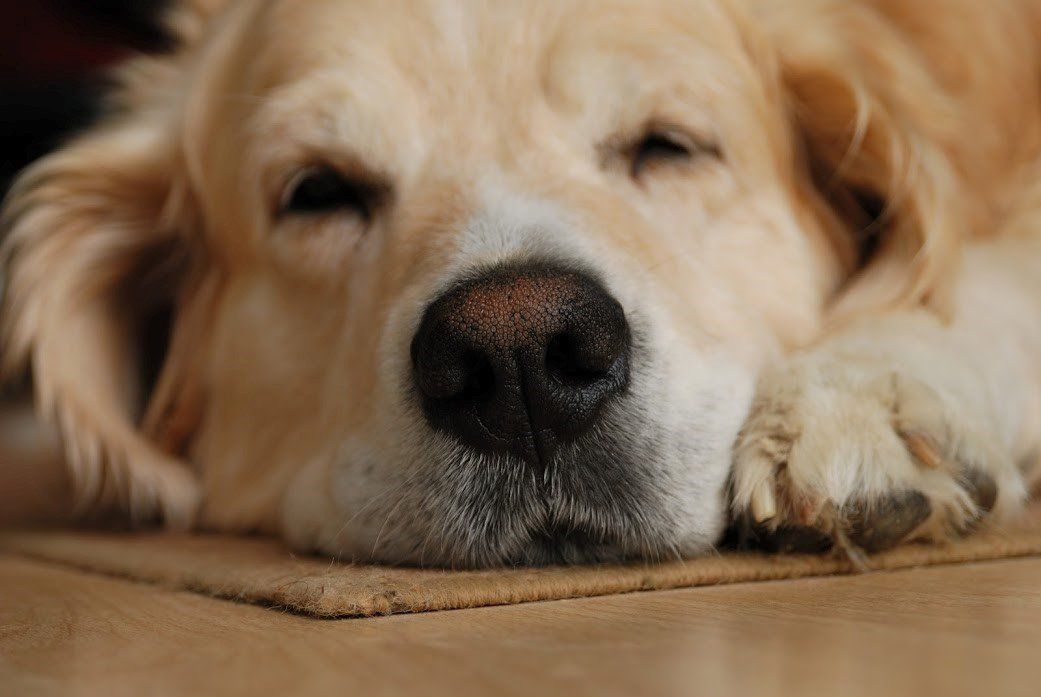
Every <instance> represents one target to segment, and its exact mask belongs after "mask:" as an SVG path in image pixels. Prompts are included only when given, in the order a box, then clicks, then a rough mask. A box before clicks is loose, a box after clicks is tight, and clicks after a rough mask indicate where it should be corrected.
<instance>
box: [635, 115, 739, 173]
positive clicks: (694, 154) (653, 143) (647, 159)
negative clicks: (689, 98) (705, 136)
mask: <svg viewBox="0 0 1041 697" xmlns="http://www.w3.org/2000/svg"><path fill="white" fill-rule="evenodd" d="M625 154H626V155H627V156H628V159H629V174H630V176H632V178H633V179H639V178H640V177H641V176H642V175H643V174H644V173H645V172H648V171H650V170H651V169H652V168H655V167H658V166H664V165H682V164H686V163H690V162H693V161H694V160H696V159H698V158H699V157H701V156H705V155H707V156H710V157H715V158H719V157H720V156H721V153H720V150H719V146H717V145H715V144H713V143H706V142H703V141H700V140H698V139H696V138H694V137H692V136H690V135H688V134H686V133H684V132H682V131H679V130H676V129H669V128H652V129H649V130H647V131H646V132H645V133H644V134H643V135H642V136H641V137H640V139H639V140H636V141H634V142H633V143H631V144H630V145H629V146H628V147H627V148H626V153H625Z"/></svg>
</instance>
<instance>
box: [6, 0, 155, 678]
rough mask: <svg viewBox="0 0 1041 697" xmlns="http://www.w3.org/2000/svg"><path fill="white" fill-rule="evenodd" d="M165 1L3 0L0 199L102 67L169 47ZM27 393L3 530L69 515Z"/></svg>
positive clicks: (10, 422) (51, 449)
mask: <svg viewBox="0 0 1041 697" xmlns="http://www.w3.org/2000/svg"><path fill="white" fill-rule="evenodd" d="M165 4H166V0H0V196H2V195H3V194H4V193H5V192H6V190H7V188H8V186H9V185H10V182H11V180H12V178H13V177H14V176H15V175H16V174H17V172H18V171H19V170H20V169H22V168H23V167H24V166H25V165H27V164H29V163H30V162H31V161H33V160H35V159H36V158H38V157H40V156H41V155H43V154H45V153H47V152H48V151H50V150H52V149H54V148H55V147H56V146H58V145H60V144H61V143H62V141H63V140H64V139H66V138H68V137H69V136H70V135H71V134H73V133H75V132H76V131H77V130H78V129H80V128H82V127H83V126H85V125H87V124H88V123H89V122H90V121H91V120H92V119H93V118H94V117H95V116H96V114H97V113H98V110H99V106H100V103H101V100H100V98H99V96H100V94H101V93H102V90H103V88H104V86H105V78H104V76H105V73H106V68H108V67H110V66H111V65H112V64H113V63H116V62H118V61H119V60H120V59H122V58H124V57H126V56H128V55H131V54H134V53H140V52H152V51H163V50H166V49H167V48H169V46H168V45H167V43H168V42H167V41H166V40H165V38H164V36H163V34H162V32H161V30H160V29H159V26H160V25H159V22H158V18H159V17H160V15H161V10H162V8H163V6H164V5H165ZM0 234H2V231H0ZM24 387H25V386H24V385H17V384H16V385H13V386H12V385H3V386H0V525H2V524H4V523H5V522H12V521H19V522H28V521H32V520H38V521H57V520H62V519H63V518H65V517H67V515H68V510H69V505H68V501H67V499H68V495H67V472H66V470H65V467H64V466H63V465H62V458H61V448H60V444H59V442H58V439H57V437H56V435H55V434H54V432H53V431H52V430H50V429H46V428H44V427H42V426H41V425H40V424H39V423H37V422H36V421H35V420H34V419H33V417H32V410H31V408H30V407H29V406H28V405H27V403H25V402H24V401H23V400H22V399H20V398H17V396H18V395H19V393H21V392H24ZM0 692H3V690H2V688H0Z"/></svg>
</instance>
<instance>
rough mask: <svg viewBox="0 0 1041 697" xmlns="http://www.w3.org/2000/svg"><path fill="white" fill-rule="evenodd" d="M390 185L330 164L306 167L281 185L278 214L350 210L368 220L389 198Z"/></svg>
mask: <svg viewBox="0 0 1041 697" xmlns="http://www.w3.org/2000/svg"><path fill="white" fill-rule="evenodd" d="M388 188H389V187H387V185H386V184H385V183H384V182H383V181H382V180H380V179H378V178H376V177H373V176H371V175H368V174H357V173H355V174H353V175H352V174H347V173H344V172H342V171H340V170H339V169H337V168H335V167H332V166H328V165H313V166H309V167H304V168H301V169H299V170H298V171H296V172H295V173H294V174H293V175H292V176H291V177H290V178H289V179H288V181H287V183H286V184H285V186H284V187H283V188H282V194H281V197H280V199H279V202H278V209H277V213H276V217H279V218H283V217H287V216H291V215H326V214H334V213H337V212H343V211H350V212H353V213H354V214H356V215H357V216H358V217H359V218H361V219H362V220H363V221H364V222H366V223H368V222H370V221H371V219H372V216H373V215H375V213H376V212H377V208H378V207H379V206H380V205H381V204H382V203H383V202H384V200H385V199H386V196H387V192H388Z"/></svg>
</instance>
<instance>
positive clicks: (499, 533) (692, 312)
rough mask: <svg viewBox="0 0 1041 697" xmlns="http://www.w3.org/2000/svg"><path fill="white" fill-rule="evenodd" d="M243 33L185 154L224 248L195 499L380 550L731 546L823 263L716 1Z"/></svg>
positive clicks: (393, 17)
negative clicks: (755, 401) (734, 504)
mask: <svg viewBox="0 0 1041 697" xmlns="http://www.w3.org/2000/svg"><path fill="white" fill-rule="evenodd" d="M243 26H244V27H245V28H244V29H243V30H242V32H241V37H240V38H238V39H236V40H235V45H234V46H233V47H232V48H231V55H230V56H229V58H228V59H227V60H229V61H230V63H231V64H233V65H235V66H236V67H235V68H233V69H231V70H229V71H228V77H227V78H226V80H227V82H226V83H225V84H224V85H221V86H220V87H218V88H217V93H218V94H222V95H224V98H223V99H214V100H212V101H210V102H208V103H207V105H206V109H207V112H208V113H207V115H206V117H205V118H206V119H207V121H208V123H209V124H211V126H210V127H208V128H206V129H204V130H203V131H202V132H201V137H200V138H199V140H198V141H197V142H193V143H190V147H191V148H192V150H193V153H194V156H195V157H197V158H198V159H199V161H200V170H201V172H202V173H203V176H202V186H200V192H201V195H202V196H204V198H205V201H204V205H205V207H206V210H207V211H208V212H209V214H210V218H209V220H210V223H211V224H210V228H209V229H210V230H211V235H210V238H209V240H208V241H209V243H210V244H212V245H213V247H214V249H215V250H216V255H217V256H219V257H221V258H223V259H227V260H228V270H227V279H226V281H225V282H226V284H227V290H226V292H225V294H224V297H223V298H222V300H221V302H220V303H219V306H218V307H217V309H216V311H215V317H214V320H213V329H212V331H213V341H212V346H213V349H212V358H211V364H210V369H209V370H210V379H211V381H212V382H211V388H210V392H211V398H210V400H211V401H210V404H209V408H208V416H207V419H206V421H205V424H204V426H203V428H202V429H201V431H200V435H199V437H198V439H197V441H196V450H195V454H196V457H197V458H198V460H199V461H201V462H204V463H208V464H212V466H208V467H207V469H206V473H205V476H206V477H207V479H208V482H209V485H208V486H207V489H206V490H207V492H208V496H209V500H208V501H207V512H208V515H210V516H212V517H213V518H214V520H216V521H217V522H224V521H229V522H232V523H234V522H237V520H238V519H239V518H240V517H241V516H245V518H246V520H250V521H252V520H255V519H256V518H257V517H258V516H259V517H260V518H261V519H268V517H270V516H278V517H280V523H281V526H282V527H283V529H284V530H285V532H286V534H287V535H289V536H290V537H291V538H292V539H293V540H295V541H296V542H297V543H299V544H302V545H307V546H313V547H317V548H318V549H320V550H322V551H324V552H331V553H335V554H340V555H344V556H347V557H361V558H375V559H379V560H383V561H403V560H406V561H411V562H426V563H456V564H483V563H496V562H514V561H546V560H552V559H564V560H568V561H576V560H581V559H588V558H613V557H623V556H625V557H627V556H654V555H672V554H689V553H694V552H698V551H701V550H704V549H706V548H707V547H708V546H709V545H711V544H712V543H713V542H714V541H715V540H716V539H717V537H718V535H719V534H720V530H721V526H722V524H723V520H724V514H723V511H724V501H723V487H724V482H725V479H726V476H727V471H728V466H729V462H730V447H731V445H732V443H733V441H734V438H735V436H736V434H737V431H738V429H739V427H740V425H741V423H742V420H743V417H744V415H745V414H746V412H747V407H748V404H749V400H750V396H751V392H752V387H753V383H754V379H755V375H756V370H757V367H758V365H759V364H760V363H761V362H762V361H763V359H764V358H765V357H767V356H769V355H771V354H772V353H774V352H776V351H777V350H778V348H779V347H780V346H782V345H786V344H791V343H793V342H797V341H800V340H802V339H804V338H805V337H807V336H808V335H812V333H813V332H814V331H815V329H816V326H817V322H818V318H819V316H820V313H821V311H822V306H823V302H824V299H825V298H826V294H827V292H828V291H829V289H830V286H831V285H832V284H833V283H834V278H835V272H834V270H833V269H832V268H831V267H830V266H829V264H830V261H829V259H828V258H827V257H826V256H825V255H824V253H823V252H824V245H823V244H822V239H821V236H820V235H819V232H818V231H815V230H812V229H810V230H808V229H807V228H806V224H805V220H804V218H805V217H806V216H804V215H801V211H800V210H799V208H798V204H797V202H795V201H794V200H793V195H792V194H793V192H792V190H791V188H790V181H791V172H790V169H791V166H792V163H791V156H790V155H789V154H788V153H787V152H785V150H784V146H785V142H786V141H785V140H784V139H783V138H780V137H779V131H781V129H783V128H784V125H785V121H784V118H785V117H784V114H783V112H782V111H781V110H780V109H781V105H780V104H778V103H777V102H776V100H775V99H774V95H775V93H774V89H773V86H771V85H769V84H766V81H765V78H764V76H763V74H762V72H761V70H760V68H759V67H758V66H757V65H755V63H754V62H753V57H752V56H750V55H749V53H748V50H747V48H746V47H745V45H743V41H742V39H743V37H742V35H741V34H740V33H739V31H738V29H737V25H736V22H735V18H734V16H733V15H732V14H730V13H729V12H728V10H727V8H726V7H725V6H724V4H723V3H720V2H718V1H710V2H703V3H680V4H677V3H668V2H656V3H647V2H644V1H643V0H641V1H640V2H635V1H631V2H611V3H607V4H604V3H597V4H596V5H595V6H594V5H590V4H588V3H582V2H566V3H529V2H520V3H516V2H511V3H505V4H498V5H494V6H492V5H486V4H481V3H463V2H460V3H456V2H450V3H445V2H431V3H415V2H409V3H402V4H401V5H400V6H398V7H394V6H388V5H387V4H386V3H345V2H338V3H329V2H323V3H289V2H286V3H270V4H269V5H268V6H267V7H266V8H264V9H262V10H259V11H257V12H256V13H255V14H254V15H253V16H252V17H251V18H249V20H248V21H246V22H244V24H243ZM301 37H306V40H301ZM782 132H783V131H782ZM247 492H248V493H247Z"/></svg>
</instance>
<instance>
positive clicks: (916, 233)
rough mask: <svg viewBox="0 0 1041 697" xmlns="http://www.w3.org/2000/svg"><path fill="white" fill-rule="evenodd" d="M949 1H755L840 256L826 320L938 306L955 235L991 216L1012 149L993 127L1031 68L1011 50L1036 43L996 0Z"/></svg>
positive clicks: (1017, 120) (982, 225)
mask: <svg viewBox="0 0 1041 697" xmlns="http://www.w3.org/2000/svg"><path fill="white" fill-rule="evenodd" d="M954 4H955V5H956V6H957V8H958V9H957V10H952V9H951V7H950V5H951V3H950V0H944V2H934V1H933V0H922V2H915V3H887V2H868V1H866V0H864V1H857V0H853V1H849V0H843V1H835V0H806V1H805V2H800V3H796V5H794V6H789V5H788V4H787V3H771V2H766V3H758V4H757V6H758V7H759V9H760V13H759V15H760V17H759V18H760V19H761V20H762V22H763V24H764V25H765V26H766V30H767V32H768V33H769V34H770V41H771V43H772V44H773V46H774V47H775V50H776V52H777V55H778V61H779V70H780V73H781V75H780V79H781V82H782V84H783V89H784V90H785V91H786V99H787V101H788V108H789V111H790V114H791V115H792V121H793V122H794V124H795V127H796V132H797V135H796V139H797V141H798V142H797V144H796V150H797V151H800V152H801V155H802V160H803V161H802V165H803V170H804V175H805V176H804V179H805V180H806V181H808V182H810V184H811V186H810V188H811V189H812V190H811V191H810V192H808V194H807V198H809V199H810V200H812V201H814V202H815V206H816V208H817V212H818V217H819V218H820V219H821V220H822V221H824V224H825V226H826V228H827V229H828V231H829V233H830V237H831V238H832V239H833V240H834V241H835V244H836V246H837V247H838V249H839V250H840V255H841V257H842V258H843V259H844V261H845V263H846V265H847V268H848V270H849V273H848V280H847V283H846V285H845V287H844V288H842V289H841V291H840V293H839V295H838V297H837V298H836V300H835V302H834V305H833V317H834V319H835V320H836V321H841V320H842V319H844V318H847V317H850V316H853V315H855V314H858V313H861V312H864V311H865V310H867V309H878V308H886V307H893V306H898V305H906V304H925V305H927V306H929V307H931V308H933V309H935V310H937V311H939V312H941V313H945V312H946V311H948V310H949V304H950V291H951V287H952V285H953V280H954V279H955V277H956V275H957V272H958V266H959V261H960V258H961V251H962V248H963V246H964V242H965V240H966V239H967V238H969V237H971V236H973V235H977V234H986V233H987V232H989V229H988V228H990V227H993V221H994V217H993V216H994V214H995V210H996V207H997V205H998V204H997V203H996V202H995V200H994V198H995V197H996V196H997V195H998V194H997V192H998V191H1000V190H1001V189H1002V186H1001V180H1002V176H1004V175H1006V174H1007V173H1008V172H1009V171H1011V170H1013V167H1012V162H1011V161H1012V160H1013V159H1014V157H1015V152H1014V149H1010V146H1009V142H1008V140H1006V141H1004V142H1001V141H1000V138H1009V140H1014V139H1015V136H1013V135H1012V134H1013V133H1016V132H1017V128H1018V129H1019V131H1020V132H1022V124H1024V123H1029V118H1028V117H1027V115H1026V114H1025V113H1024V107H1023V106H1021V105H1020V104H1021V103H1023V101H1024V99H1023V94H1034V93H1036V89H1037V85H1036V84H1035V83H1036V75H1035V73H1034V71H1033V70H1029V71H1027V70H1025V69H1024V68H1023V65H1022V64H1023V63H1025V62H1027V60H1028V59H1027V56H1029V55H1033V54H1035V53H1036V51H1035V49H1034V48H1033V43H1032V39H1031V34H1030V33H1029V30H1025V29H1024V27H1025V26H1027V24H1028V23H1027V22H1026V21H1025V19H1024V18H1020V20H1022V21H1020V22H1017V19H1016V16H1015V14H1014V13H1012V12H1010V11H1007V8H1005V9H1001V8H998V9H995V8H994V7H992V6H991V5H990V3H976V2H961V1H960V0H959V1H958V2H956V3H954ZM777 5H784V7H777ZM952 18H953V19H952ZM1017 24H1018V25H1022V26H1017ZM981 64H982V65H986V66H988V68H987V69H986V70H982V69H980V65H981ZM995 74H998V75H1000V76H1001V77H1000V78H995ZM1017 92H1019V94H1017ZM1027 102H1028V103H1029V104H1030V108H1031V109H1034V108H1035V106H1034V102H1033V101H1032V100H1027ZM981 124H990V126H991V129H990V130H991V132H981V131H986V130H987V129H986V128H983V129H981V126H980V125H981ZM993 131H996V132H998V134H999V135H998V136H995V134H994V133H993Z"/></svg>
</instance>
